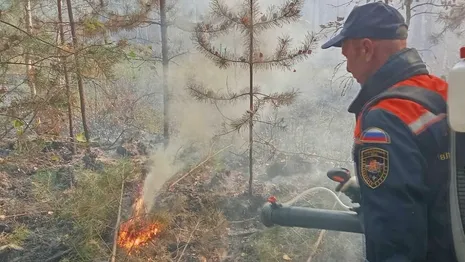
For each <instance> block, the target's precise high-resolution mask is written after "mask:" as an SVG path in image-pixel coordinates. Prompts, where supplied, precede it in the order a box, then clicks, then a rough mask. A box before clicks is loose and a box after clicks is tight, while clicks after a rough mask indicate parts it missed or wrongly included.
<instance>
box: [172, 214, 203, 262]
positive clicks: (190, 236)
mask: <svg viewBox="0 0 465 262" xmlns="http://www.w3.org/2000/svg"><path fill="white" fill-rule="evenodd" d="M200 221H202V220H201V219H199V221H197V224H196V225H195V227H194V229H193V230H192V232H191V234H190V235H189V238H188V239H187V242H186V244H185V245H184V248H183V249H182V252H181V255H180V256H179V258H178V262H180V261H181V258H182V256H183V255H184V252H185V251H186V248H187V246H188V245H189V243H190V242H191V239H192V237H193V236H194V232H195V231H196V230H197V228H198V227H199V225H200Z"/></svg>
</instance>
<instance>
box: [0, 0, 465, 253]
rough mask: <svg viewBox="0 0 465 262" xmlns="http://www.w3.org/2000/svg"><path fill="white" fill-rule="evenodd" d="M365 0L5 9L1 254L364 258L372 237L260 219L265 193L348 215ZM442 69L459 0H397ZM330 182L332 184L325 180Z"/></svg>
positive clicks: (29, 0)
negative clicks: (332, 42)
mask: <svg viewBox="0 0 465 262" xmlns="http://www.w3.org/2000/svg"><path fill="white" fill-rule="evenodd" d="M368 2H371V1H370V0H367V1H354V0H268V1H264V0H228V1H226V0H127V1H123V0H0V137H1V139H0V261H9V262H31V261H43V262H65V261H95V262H97V261H112V262H113V261H121V262H122V261H127V262H131V261H134V262H135V261H167V262H168V261H176V262H178V261H190V262H213V261H218V262H219V261H230V262H233V261H235V262H236V261H237V262H238V261H264V262H271V261H296V262H319V261H363V260H362V259H363V256H364V248H363V247H364V244H363V238H362V235H361V234H356V233H345V232H337V231H326V230H319V229H305V228H297V227H282V226H272V227H266V226H265V225H264V224H263V223H262V221H261V219H260V215H261V213H260V210H261V207H262V206H263V205H264V204H265V203H266V202H267V201H268V200H269V197H270V196H273V198H276V199H278V201H279V202H281V203H285V204H288V205H293V206H301V207H313V208H320V209H327V210H344V207H345V206H346V205H350V199H348V198H347V197H345V196H343V195H339V197H340V199H341V200H340V201H342V203H339V202H338V201H337V199H336V198H335V197H334V196H336V195H335V194H332V193H331V192H328V191H325V190H314V191H312V190H310V191H309V189H311V188H314V187H325V188H327V189H329V190H331V191H333V190H334V188H335V186H336V183H335V182H333V181H331V180H329V179H328V178H327V176H326V172H327V171H328V170H329V169H331V168H339V167H343V168H348V169H349V170H353V162H352V158H351V148H352V136H353V131H352V129H353V128H354V124H355V122H354V116H353V115H352V114H350V113H348V112H347V107H348V105H349V104H350V102H351V101H352V100H353V99H354V97H355V96H356V95H357V93H358V91H359V90H360V86H359V84H358V83H357V82H356V81H355V80H354V79H353V78H352V75H351V74H350V73H348V72H347V71H346V64H345V60H344V59H345V58H344V57H343V56H342V54H341V50H340V49H338V48H333V49H328V50H322V49H321V48H320V46H321V45H322V44H323V43H324V42H325V41H327V40H328V39H329V38H330V37H332V36H334V35H335V34H337V33H338V32H339V31H340V30H341V29H342V26H343V24H344V21H345V19H346V17H347V15H348V14H349V12H350V11H351V10H352V9H353V8H354V7H355V6H356V5H361V4H365V3H368ZM384 2H386V3H387V4H389V5H392V6H394V7H396V8H398V9H399V11H400V12H401V13H402V14H403V15H404V17H405V19H406V22H407V24H408V25H409V38H408V44H409V46H410V47H413V48H416V49H417V50H418V52H419V53H420V55H421V56H422V59H423V60H424V61H425V62H426V63H427V65H428V67H429V68H428V70H429V71H430V72H431V73H432V74H434V75H437V76H445V75H447V73H448V71H449V70H450V68H451V67H452V66H453V65H454V64H455V63H456V62H457V61H458V59H459V57H458V50H459V48H460V47H461V45H463V44H464V43H465V35H464V34H463V33H464V32H465V21H464V19H465V1H463V0H454V1H451V0H416V1H413V0H386V1H384ZM320 189H321V188H320Z"/></svg>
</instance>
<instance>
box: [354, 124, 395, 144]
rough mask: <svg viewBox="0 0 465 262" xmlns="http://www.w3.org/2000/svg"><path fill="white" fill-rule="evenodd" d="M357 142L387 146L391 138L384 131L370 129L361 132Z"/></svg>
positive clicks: (374, 128)
mask: <svg viewBox="0 0 465 262" xmlns="http://www.w3.org/2000/svg"><path fill="white" fill-rule="evenodd" d="M359 141H360V142H361V143H371V144H389V143H391V138H390V137H389V135H388V134H387V133H386V131H384V130H382V129H380V128H376V127H371V128H368V129H367V130H365V131H363V132H362V135H361V136H360V139H359Z"/></svg>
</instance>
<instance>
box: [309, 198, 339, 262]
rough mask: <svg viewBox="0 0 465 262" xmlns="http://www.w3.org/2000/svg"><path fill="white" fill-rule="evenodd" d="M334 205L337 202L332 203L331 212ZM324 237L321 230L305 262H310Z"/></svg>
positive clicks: (323, 232) (324, 232) (323, 231)
mask: <svg viewBox="0 0 465 262" xmlns="http://www.w3.org/2000/svg"><path fill="white" fill-rule="evenodd" d="M337 196H338V197H339V196H341V192H339V194H337ZM336 205H337V201H336V202H335V203H334V205H333V207H332V208H331V210H333V209H334V208H335V207H336ZM325 235H326V230H325V229H323V230H321V231H320V234H319V235H318V239H317V240H316V242H315V245H313V251H312V253H311V254H310V256H309V257H308V259H307V262H312V259H313V257H314V256H315V255H316V252H317V251H318V247H319V246H320V245H321V242H322V241H323V238H324V237H325Z"/></svg>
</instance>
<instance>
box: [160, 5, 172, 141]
mask: <svg viewBox="0 0 465 262" xmlns="http://www.w3.org/2000/svg"><path fill="white" fill-rule="evenodd" d="M160 25H161V30H160V34H161V57H162V65H163V80H162V81H163V138H164V139H163V145H164V148H165V149H166V148H167V147H168V144H169V140H170V133H169V131H170V130H169V123H170V108H169V107H170V105H169V103H170V90H169V88H168V72H169V57H168V25H167V21H166V5H165V0H160Z"/></svg>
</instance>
